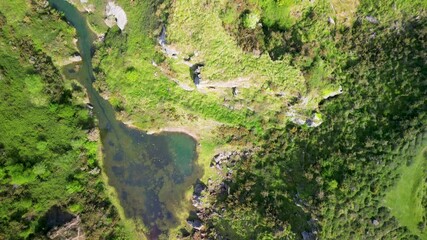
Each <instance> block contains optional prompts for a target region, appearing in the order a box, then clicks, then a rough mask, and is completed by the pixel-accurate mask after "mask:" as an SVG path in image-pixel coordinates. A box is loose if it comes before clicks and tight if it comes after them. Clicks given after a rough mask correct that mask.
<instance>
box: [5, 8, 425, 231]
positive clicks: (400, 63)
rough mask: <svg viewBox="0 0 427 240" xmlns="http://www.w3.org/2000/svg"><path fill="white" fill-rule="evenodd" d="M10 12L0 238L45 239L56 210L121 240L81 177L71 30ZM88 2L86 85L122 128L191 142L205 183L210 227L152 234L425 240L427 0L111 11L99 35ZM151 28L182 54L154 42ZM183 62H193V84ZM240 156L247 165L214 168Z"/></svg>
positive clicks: (85, 118) (88, 179) (90, 152)
mask: <svg viewBox="0 0 427 240" xmlns="http://www.w3.org/2000/svg"><path fill="white" fill-rule="evenodd" d="M16 2H17V3H6V2H1V3H0V12H2V14H1V15H0V16H1V17H0V24H1V25H0V26H1V35H0V56H1V58H0V97H1V98H2V99H5V101H2V102H0V111H1V112H2V113H5V114H2V115H0V120H1V121H0V122H1V124H0V135H1V136H3V137H2V138H1V140H0V152H1V153H2V154H0V166H1V169H0V183H1V185H0V201H1V202H2V205H1V206H0V238H33V237H36V236H41V235H42V234H45V233H46V231H47V229H46V228H45V225H43V224H44V222H43V219H44V216H46V212H48V211H49V209H51V207H52V206H60V207H62V209H66V210H67V211H68V212H70V213H73V214H78V215H79V216H81V217H82V219H84V220H85V221H83V223H82V224H84V229H90V230H91V231H92V230H93V233H92V234H93V235H88V236H87V237H89V238H90V237H93V238H106V237H111V238H119V237H120V236H122V237H125V234H126V233H125V230H123V227H121V226H122V225H121V223H120V222H119V219H118V214H117V213H116V210H115V209H114V208H113V207H112V205H111V204H110V201H109V200H108V199H107V197H106V194H105V192H104V188H105V187H104V185H103V182H102V181H101V180H100V179H99V177H97V175H92V174H90V173H89V171H90V170H93V169H95V168H96V167H97V166H98V164H97V159H96V156H97V155H96V152H97V151H96V150H97V144H96V143H95V142H90V141H88V140H86V133H85V131H87V130H89V129H91V128H93V126H94V124H95V123H94V120H93V119H92V117H91V116H89V114H88V112H87V110H86V109H85V108H84V107H83V106H84V104H83V101H82V99H83V97H84V93H83V92H81V90H77V89H78V88H77V87H75V86H78V85H77V84H76V83H72V82H70V81H69V80H66V79H63V78H62V76H61V75H60V74H59V72H60V71H59V70H58V69H57V66H58V65H62V64H63V63H64V61H65V60H67V58H68V57H69V56H70V55H71V54H73V52H75V51H76V49H75V47H74V46H73V44H72V38H73V34H74V32H73V31H72V30H70V29H71V28H69V27H68V26H67V25H66V24H65V22H60V21H58V20H59V19H61V16H60V15H59V14H57V13H56V12H55V11H52V10H51V9H49V8H44V7H42V5H40V3H41V1H40V3H39V1H32V3H31V4H30V3H29V2H25V1H24V0H21V1H20V2H19V3H18V1H16ZM24 2H25V3H28V4H25V3H24ZM93 3H94V6H95V10H94V11H93V12H92V13H89V14H88V19H89V23H90V24H91V27H92V28H93V29H94V30H95V31H98V33H99V34H100V33H103V32H104V31H106V33H105V40H104V41H102V42H98V43H96V46H95V47H96V51H95V56H94V63H93V65H94V70H95V73H96V78H97V81H96V83H95V85H96V87H97V88H98V89H99V90H100V92H101V93H102V94H103V95H104V96H105V97H106V98H108V99H109V101H110V102H111V104H112V105H113V106H114V108H115V109H116V111H117V116H118V118H120V119H122V120H123V121H126V122H129V123H131V124H133V125H135V126H137V127H139V128H142V129H144V130H152V129H162V128H164V127H166V128H167V127H178V128H184V129H186V130H188V129H190V132H192V133H194V134H195V135H197V136H198V137H199V143H200V144H201V145H200V146H199V148H198V151H199V165H200V166H202V167H203V169H204V176H203V177H202V178H201V179H202V181H203V182H205V183H209V182H211V185H214V187H212V186H209V187H208V188H209V189H208V190H209V191H204V192H203V193H202V195H203V200H202V205H203V206H205V207H206V209H205V210H203V211H201V210H200V209H197V211H199V212H198V213H199V215H200V216H201V217H200V219H201V220H202V221H203V224H204V226H205V227H204V228H203V229H202V230H201V231H196V230H194V229H192V228H190V227H189V226H184V224H185V223H183V224H182V226H180V227H178V228H177V229H173V230H172V231H171V232H170V233H168V234H165V235H163V237H166V236H169V237H170V238H173V237H176V238H182V239H190V238H191V237H193V238H197V237H201V235H202V234H204V235H206V236H207V237H210V238H212V239H219V238H220V237H227V238H229V239H301V238H302V233H303V232H305V233H306V234H314V235H317V237H319V238H321V239H426V238H427V235H426V233H425V226H426V225H427V209H426V208H427V188H426V179H427V175H426V172H425V162H424V161H425V160H426V158H425V155H426V154H425V152H426V150H425V145H426V144H425V139H426V132H427V129H426V124H427V114H426V113H427V98H426V97H425V96H426V95H427V84H426V79H427V66H426V62H425V59H426V50H425V45H426V39H427V29H426V26H427V12H426V9H427V3H426V1H424V0H415V1H407V0H359V1H357V0H339V1H338V0H331V1H303V2H300V1H293V0H283V1H282V0H281V1H276V0H247V1H245V0H221V1H220V0H210V1H208V0H187V1H184V0H176V1H168V0H166V1H157V0H152V1H138V0H134V1H127V0H118V1H117V4H118V5H120V6H121V7H123V9H124V10H125V12H126V14H127V17H128V24H127V25H126V28H125V30H124V31H120V30H119V29H118V28H117V27H113V28H110V29H107V28H106V27H105V26H104V25H103V23H102V21H103V20H102V18H103V10H104V7H105V2H104V1H94V2H93ZM78 6H79V7H80V8H84V6H85V5H84V4H81V3H78ZM24 24H30V26H31V27H30V28H24V27H22V26H23V25H24ZM162 25H165V27H166V31H167V41H168V46H169V47H170V48H172V49H175V50H177V52H178V56H176V57H171V56H167V54H165V53H164V51H163V50H162V49H161V47H160V46H157V43H156V39H155V38H156V36H158V35H159V34H160V30H161V28H162ZM40 26H43V27H40ZM46 29H49V33H51V34H45V35H43V34H41V33H42V31H47V30H46ZM58 42H60V43H63V44H62V45H61V44H59V43H58ZM9 43H12V44H11V45H10V44H9ZM16 50H17V51H16ZM19 53H21V54H19ZM192 64H204V67H203V68H202V70H201V77H202V80H201V84H200V86H199V87H198V88H196V87H194V84H193V79H192V76H191V74H192V72H191V70H190V66H191V65H192ZM72 86H74V87H72ZM183 86H189V87H188V88H189V89H186V87H183ZM232 86H236V87H237V90H238V93H236V92H233V91H234V90H233V91H232V89H231V87H232ZM339 86H342V89H343V94H341V95H339V96H336V97H331V98H329V99H327V100H325V99H323V98H324V97H325V96H328V95H329V94H331V93H333V92H335V91H336V90H337V89H338V87H339ZM191 88H193V89H192V90H191ZM295 116H296V117H298V118H300V120H301V121H305V120H307V119H309V118H310V117H311V116H316V118H318V119H321V120H322V121H323V123H322V124H321V125H320V126H318V127H316V128H310V127H307V125H306V124H296V123H293V122H291V121H290V119H291V118H292V117H295ZM294 122H295V121H294ZM236 149H238V150H240V149H251V150H253V154H252V155H249V156H245V157H241V158H240V159H238V161H235V162H233V163H227V165H226V166H223V169H221V170H217V169H215V167H210V165H211V161H212V157H213V156H214V155H215V154H217V153H219V152H223V151H231V150H236ZM215 184H216V185H215ZM215 186H216V188H215ZM212 189H213V190H212ZM110 190H111V189H110ZM46 191H47V192H49V193H51V194H49V195H46V194H45V193H44V192H46ZM190 191H191V189H189V190H188V192H186V194H185V195H186V196H188V199H189V198H190V197H191V196H190V195H191V194H190ZM113 202H115V203H116V204H118V203H117V199H114V200H113ZM3 203H4V204H3ZM187 205H188V204H187ZM99 206H103V207H102V208H103V209H104V210H103V211H104V212H107V214H100V212H102V211H101V210H100V209H101V208H100V207H99ZM187 210H188V209H187V208H186V209H184V210H182V209H178V210H177V211H178V212H179V214H180V218H181V215H182V218H185V217H187V216H188V214H187ZM120 211H122V210H120ZM200 213H202V214H200ZM121 215H123V216H122V218H123V217H124V214H123V213H122V214H121ZM193 215H195V214H190V217H189V218H199V216H197V217H195V216H193ZM95 219H96V221H98V220H99V219H102V224H100V225H96V226H95V222H96V221H95ZM128 228H129V226H128ZM141 228H143V227H141ZM133 230H134V231H140V232H142V230H137V229H133ZM17 232H19V236H16V235H14V233H17ZM2 234H3V235H2Z"/></svg>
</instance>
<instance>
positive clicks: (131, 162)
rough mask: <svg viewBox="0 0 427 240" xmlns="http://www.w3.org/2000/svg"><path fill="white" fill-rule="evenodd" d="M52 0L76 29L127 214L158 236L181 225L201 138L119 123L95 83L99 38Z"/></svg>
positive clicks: (106, 155) (109, 168)
mask: <svg viewBox="0 0 427 240" xmlns="http://www.w3.org/2000/svg"><path fill="white" fill-rule="evenodd" d="M49 3H50V4H51V6H52V7H54V8H55V9H57V10H58V11H60V12H62V13H63V14H64V16H65V18H66V19H67V21H68V22H69V23H70V24H71V25H72V26H73V27H75V28H76V30H77V35H78V47H79V51H80V55H81V57H82V66H81V67H80V69H79V74H76V76H79V77H78V78H79V79H78V80H79V82H80V83H81V84H82V85H83V86H84V87H85V88H86V90H87V93H88V97H89V100H90V103H91V104H92V106H93V112H94V114H95V116H96V118H97V119H98V127H99V129H100V135H101V142H102V152H103V170H104V171H105V173H106V175H107V176H108V181H109V182H108V183H109V184H110V185H111V186H112V187H114V188H115V190H116V192H117V195H118V198H119V200H120V204H121V206H122V208H123V209H124V212H125V215H126V217H127V218H132V219H136V220H142V222H143V223H144V225H145V226H146V227H147V228H148V229H149V232H147V233H146V235H147V237H148V238H150V239H157V238H158V236H159V235H160V234H161V233H166V232H167V231H168V229H170V228H172V227H175V226H177V225H178V224H179V222H178V217H177V212H179V211H182V209H186V207H188V206H189V205H190V203H189V202H188V201H185V197H184V194H185V191H186V190H188V189H189V188H190V187H191V186H192V185H193V184H194V183H195V182H196V180H197V178H199V177H201V174H202V171H201V169H200V167H199V166H198V165H197V164H196V159H197V152H196V148H197V142H196V140H195V139H193V138H192V137H190V136H189V135H186V134H183V133H176V132H164V133H160V134H156V135H150V134H147V133H146V132H143V131H140V130H137V129H134V128H130V127H128V126H127V125H125V124H123V123H122V122H120V121H118V120H117V119H116V118H115V111H114V109H113V107H112V106H111V104H110V103H109V102H108V101H106V100H105V99H103V98H102V97H101V96H100V95H99V93H98V92H97V91H96V89H95V88H94V87H93V85H92V83H93V81H95V76H94V74H93V69H92V63H91V61H92V54H93V51H94V49H93V41H94V39H95V37H96V36H95V34H94V33H93V32H92V31H91V30H90V29H89V27H88V25H87V21H86V19H85V17H84V15H82V14H81V13H80V12H79V11H78V10H77V9H76V8H75V7H74V6H73V5H71V4H70V3H68V2H67V1H65V0H49ZM141 107H143V106H141Z"/></svg>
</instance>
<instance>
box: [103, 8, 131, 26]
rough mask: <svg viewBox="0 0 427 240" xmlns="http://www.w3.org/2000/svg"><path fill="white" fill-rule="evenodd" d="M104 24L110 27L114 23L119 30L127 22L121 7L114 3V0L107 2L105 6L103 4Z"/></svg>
mask: <svg viewBox="0 0 427 240" xmlns="http://www.w3.org/2000/svg"><path fill="white" fill-rule="evenodd" d="M105 16H106V18H105V24H107V26H108V27H112V26H114V25H115V24H117V26H118V27H119V28H120V30H122V31H123V30H124V29H125V26H126V24H127V22H128V20H127V16H126V13H125V11H124V10H123V8H121V7H120V6H118V5H116V4H115V3H114V2H108V4H107V6H105Z"/></svg>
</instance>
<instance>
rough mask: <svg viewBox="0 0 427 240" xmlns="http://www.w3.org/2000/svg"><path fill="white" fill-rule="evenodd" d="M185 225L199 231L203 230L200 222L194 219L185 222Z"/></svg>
mask: <svg viewBox="0 0 427 240" xmlns="http://www.w3.org/2000/svg"><path fill="white" fill-rule="evenodd" d="M187 223H188V224H189V225H190V226H191V227H192V228H194V229H196V230H198V231H200V230H201V229H202V228H203V224H202V222H201V221H200V220H198V219H195V220H192V221H187Z"/></svg>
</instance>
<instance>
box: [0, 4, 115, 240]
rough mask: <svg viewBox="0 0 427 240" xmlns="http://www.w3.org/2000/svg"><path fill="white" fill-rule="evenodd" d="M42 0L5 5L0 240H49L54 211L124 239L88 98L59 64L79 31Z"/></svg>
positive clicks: (96, 234)
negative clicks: (101, 168)
mask: <svg viewBox="0 0 427 240" xmlns="http://www.w3.org/2000/svg"><path fill="white" fill-rule="evenodd" d="M38 3H41V2H39V1H32V2H30V1H2V2H1V3H0V99H2V100H1V101H0V112H1V114H0V135H1V138H0V153H1V154H0V202H1V203H2V204H1V205H0V238H1V239H35V238H36V239H37V238H43V237H45V236H46V232H47V231H48V230H49V229H47V227H46V220H49V221H51V219H47V218H48V217H47V215H46V213H47V212H48V210H49V209H50V208H51V207H52V206H59V207H60V208H61V209H62V210H63V211H69V212H71V213H74V214H78V215H79V216H80V217H81V219H82V224H81V228H82V230H83V231H84V232H85V235H86V236H87V237H89V238H93V239H99V238H106V237H108V236H109V237H120V235H121V234H122V233H121V232H122V228H121V226H120V224H119V223H118V220H119V219H118V215H117V213H116V210H115V208H114V207H112V205H111V203H110V202H109V200H108V198H107V196H106V195H105V193H104V183H103V182H102V180H101V178H99V175H96V174H90V173H89V172H90V171H91V170H92V169H94V168H96V167H98V158H97V157H98V156H97V151H96V149H97V146H98V145H97V143H96V142H91V141H88V139H87V130H88V129H89V128H92V127H93V126H94V122H93V121H94V120H93V118H92V117H91V116H90V115H89V112H88V110H87V109H86V107H85V103H84V97H85V94H84V92H82V91H81V90H76V89H79V88H78V87H77V88H73V87H72V86H76V84H77V83H75V82H71V81H69V80H65V79H63V78H62V76H61V75H60V74H58V72H59V71H58V69H57V68H56V66H55V65H54V64H56V63H61V61H62V60H63V59H65V58H67V57H68V56H69V54H70V53H71V52H72V51H75V48H74V46H73V45H72V43H71V42H72V35H73V33H74V32H73V30H72V28H71V27H69V26H68V25H67V23H65V22H63V21H61V20H60V15H59V14H57V13H55V12H54V11H53V10H51V9H50V8H47V7H41V6H40V5H38ZM42 5H43V4H42ZM51 57H52V58H53V59H52V61H51ZM52 76H53V77H54V79H51V77H52ZM49 86H54V87H55V88H58V91H60V93H59V95H60V96H61V97H60V98H58V99H56V100H57V101H52V96H51V94H54V92H50V91H48V90H49ZM80 89H81V88H80ZM55 94H56V93H55ZM101 209H102V210H101ZM89 229H90V230H89Z"/></svg>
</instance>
